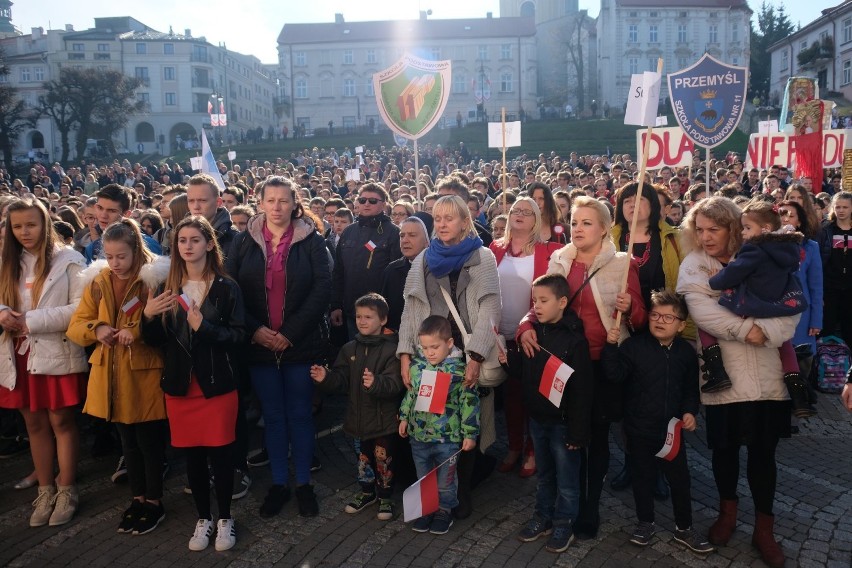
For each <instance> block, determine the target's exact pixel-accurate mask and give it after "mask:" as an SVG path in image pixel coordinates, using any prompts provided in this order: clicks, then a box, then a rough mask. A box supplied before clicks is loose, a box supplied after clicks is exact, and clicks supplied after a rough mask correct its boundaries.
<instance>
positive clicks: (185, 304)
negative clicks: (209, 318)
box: [177, 294, 192, 311]
mask: <svg viewBox="0 0 852 568" xmlns="http://www.w3.org/2000/svg"><path fill="white" fill-rule="evenodd" d="M177 301H178V304H180V307H182V308H183V309H184V310H186V311H189V306H190V304H192V300H190V299H189V296H187V295H186V294H181V295H180V296H178V299H177Z"/></svg>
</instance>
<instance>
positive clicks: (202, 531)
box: [189, 519, 218, 551]
mask: <svg viewBox="0 0 852 568" xmlns="http://www.w3.org/2000/svg"><path fill="white" fill-rule="evenodd" d="M212 535H213V521H211V520H210V519H198V522H197V523H195V534H193V535H192V538H191V539H189V549H190V550H195V551H199V550H204V549H205V548H207V545H208V544H210V537H211V536H212ZM217 542H218V539H217Z"/></svg>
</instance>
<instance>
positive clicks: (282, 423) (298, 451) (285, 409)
mask: <svg viewBox="0 0 852 568" xmlns="http://www.w3.org/2000/svg"><path fill="white" fill-rule="evenodd" d="M310 368H311V366H310V364H308V363H281V367H280V368H279V367H276V366H275V365H254V366H251V367H250V368H249V373H250V374H251V384H252V387H253V388H254V390H255V392H256V393H257V398H258V400H260V406H261V411H262V412H263V421H264V422H265V424H266V428H265V430H266V432H265V439H266V450H267V451H268V452H269V465H270V468H271V469H272V483H274V484H275V485H289V484H288V483H287V480H288V467H287V453H288V450H289V449H290V448H291V447H292V451H293V464H294V466H295V470H296V483H297V484H298V485H304V484H306V483H310V481H311V461H312V460H313V457H314V419H313V415H312V413H311V408H312V407H311V399H312V397H313V393H314V383H313V381H312V380H311V375H310V373H309V371H310Z"/></svg>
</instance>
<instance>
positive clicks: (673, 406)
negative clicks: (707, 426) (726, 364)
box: [601, 333, 699, 447]
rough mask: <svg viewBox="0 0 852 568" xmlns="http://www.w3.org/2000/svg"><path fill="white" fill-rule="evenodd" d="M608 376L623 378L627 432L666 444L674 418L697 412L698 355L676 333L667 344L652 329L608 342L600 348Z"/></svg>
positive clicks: (621, 379) (615, 379)
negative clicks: (621, 341) (614, 341)
mask: <svg viewBox="0 0 852 568" xmlns="http://www.w3.org/2000/svg"><path fill="white" fill-rule="evenodd" d="M601 365H602V366H603V370H604V373H605V374H606V376H607V378H608V379H609V380H611V381H613V382H624V383H625V393H624V395H625V396H624V431H625V433H626V434H627V436H634V437H640V438H644V439H648V440H651V441H653V442H655V443H657V442H659V444H660V446H661V447H662V444H663V442H664V441H665V438H666V428H667V426H668V423H669V420H671V419H672V418H682V417H683V415H684V414H685V413H687V412H688V413H690V414H692V415H694V416H697V415H698V405H699V393H698V355H696V354H695V349H693V348H692V347H691V346H690V345H689V343H688V342H687V341H686V340H685V339H683V338H681V337H675V339H674V341H673V342H672V344H671V345H670V346H669V347H664V346H663V345H661V344H660V342H659V341H657V339H656V338H655V337H654V336H653V335H651V334H650V333H640V334H638V335H634V336H632V337H630V338H628V339H626V340H625V341H624V342H623V343H622V344H621V346H618V347H617V346H615V345H612V344H610V343H607V344H606V346H604V349H603V351H602V353H601Z"/></svg>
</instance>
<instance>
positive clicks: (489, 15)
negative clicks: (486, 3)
mask: <svg viewBox="0 0 852 568" xmlns="http://www.w3.org/2000/svg"><path fill="white" fill-rule="evenodd" d="M485 17H486V18H488V19H489V20H490V19H491V18H493V17H494V12H486V13H485Z"/></svg>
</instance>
